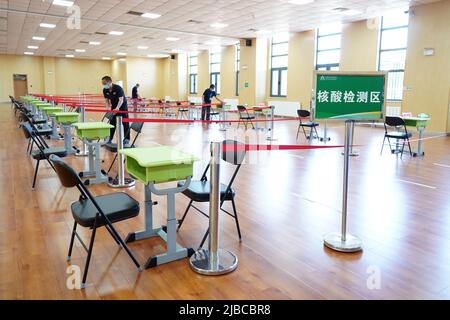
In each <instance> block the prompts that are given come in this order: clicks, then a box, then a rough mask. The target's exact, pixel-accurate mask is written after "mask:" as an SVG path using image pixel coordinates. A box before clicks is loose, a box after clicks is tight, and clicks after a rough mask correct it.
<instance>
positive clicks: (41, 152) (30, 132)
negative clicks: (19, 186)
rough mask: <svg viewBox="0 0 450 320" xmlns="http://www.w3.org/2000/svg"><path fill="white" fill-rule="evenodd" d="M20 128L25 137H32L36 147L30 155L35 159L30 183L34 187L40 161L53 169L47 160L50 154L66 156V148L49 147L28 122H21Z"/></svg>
mask: <svg viewBox="0 0 450 320" xmlns="http://www.w3.org/2000/svg"><path fill="white" fill-rule="evenodd" d="M22 130H23V132H24V135H25V138H27V139H32V140H33V142H34V145H36V146H37V147H38V150H36V151H32V152H31V156H32V157H33V159H34V160H36V169H35V170H34V178H33V184H32V188H33V189H34V187H35V186H36V178H37V173H38V171H39V164H40V162H41V161H43V160H45V161H47V162H48V163H49V164H50V166H51V167H52V168H53V169H55V168H54V167H53V165H52V163H51V162H50V160H49V158H50V156H51V155H57V156H59V157H65V156H67V150H66V148H64V147H61V148H50V147H49V146H48V145H47V143H46V142H45V141H44V140H43V139H42V138H41V137H40V136H39V135H37V134H36V132H35V131H34V129H33V128H32V125H31V124H30V123H29V122H24V123H22Z"/></svg>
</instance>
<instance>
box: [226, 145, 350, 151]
mask: <svg viewBox="0 0 450 320" xmlns="http://www.w3.org/2000/svg"><path fill="white" fill-rule="evenodd" d="M338 148H344V146H311V145H270V144H269V145H265V144H243V145H239V144H223V145H222V149H223V151H225V152H237V151H275V150H313V149H338Z"/></svg>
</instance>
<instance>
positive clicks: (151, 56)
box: [147, 53, 170, 59]
mask: <svg viewBox="0 0 450 320" xmlns="http://www.w3.org/2000/svg"><path fill="white" fill-rule="evenodd" d="M147 57H149V58H155V59H158V58H168V57H170V55H168V54H164V53H152V54H149V55H147Z"/></svg>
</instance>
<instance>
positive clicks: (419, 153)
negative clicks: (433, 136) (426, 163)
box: [413, 127, 425, 157]
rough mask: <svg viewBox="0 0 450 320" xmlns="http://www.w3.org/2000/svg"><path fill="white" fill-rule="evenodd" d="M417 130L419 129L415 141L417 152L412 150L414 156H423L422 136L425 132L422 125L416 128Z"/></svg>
mask: <svg viewBox="0 0 450 320" xmlns="http://www.w3.org/2000/svg"><path fill="white" fill-rule="evenodd" d="M417 131H419V141H418V142H417V152H413V156H414V157H423V156H424V155H425V152H424V151H423V138H424V133H425V128H424V127H419V128H417Z"/></svg>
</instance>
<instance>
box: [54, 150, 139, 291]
mask: <svg viewBox="0 0 450 320" xmlns="http://www.w3.org/2000/svg"><path fill="white" fill-rule="evenodd" d="M50 161H51V162H52V163H53V165H54V166H55V170H56V173H57V174H58V177H59V180H60V181H61V184H62V185H63V186H64V187H66V188H73V187H77V188H78V190H79V191H80V194H81V196H80V199H79V201H77V202H74V203H73V204H72V206H71V210H72V216H73V219H74V224H73V229H72V236H71V239H70V245H69V253H68V255H67V261H70V260H71V258H72V249H73V243H74V240H75V237H77V239H78V240H79V241H80V243H81V245H82V246H83V248H84V249H85V250H86V252H87V258H86V264H85V267H84V273H83V280H82V283H81V287H82V288H86V279H87V274H88V270H89V263H90V261H91V256H92V250H93V248H94V240H95V234H96V232H97V229H98V228H100V227H103V226H104V227H106V229H107V230H108V232H109V233H110V234H111V236H112V238H113V239H114V241H116V243H117V244H118V245H119V246H120V247H122V248H124V249H125V251H126V252H127V254H128V255H129V256H130V258H131V260H133V262H134V264H135V265H136V267H137V268H138V269H139V271H141V266H140V264H139V262H138V261H137V259H136V258H135V256H134V255H133V253H132V252H131V250H130V248H128V246H127V244H126V243H125V242H124V241H123V240H122V238H121V237H120V235H119V233H118V232H117V230H116V229H115V228H114V226H113V223H116V222H120V221H124V220H128V219H131V218H134V217H136V216H138V215H139V210H140V207H139V202H138V201H136V200H135V199H133V198H132V197H130V196H129V195H128V194H126V193H123V192H117V193H110V194H106V195H102V196H98V197H94V196H93V195H92V194H91V193H90V192H89V190H88V189H87V188H86V187H85V186H84V184H83V182H82V181H81V179H80V178H79V177H78V174H77V173H76V172H75V170H74V169H73V168H72V167H70V166H69V165H67V164H66V163H65V162H64V161H62V160H61V158H59V157H57V156H54V155H53V156H51V157H50ZM78 225H80V226H82V227H85V228H89V229H91V230H92V235H91V239H90V242H89V247H87V246H86V245H85V243H84V242H83V240H82V239H81V237H80V235H79V234H78V233H77V226H78Z"/></svg>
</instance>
